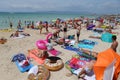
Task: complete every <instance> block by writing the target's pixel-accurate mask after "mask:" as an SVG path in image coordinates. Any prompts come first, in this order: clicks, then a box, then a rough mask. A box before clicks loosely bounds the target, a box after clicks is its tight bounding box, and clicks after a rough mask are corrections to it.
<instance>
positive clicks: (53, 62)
mask: <svg viewBox="0 0 120 80" xmlns="http://www.w3.org/2000/svg"><path fill="white" fill-rule="evenodd" d="M44 66H45V67H46V68H47V69H49V70H50V71H57V70H60V69H61V68H62V67H63V66H64V64H63V61H62V59H61V58H59V57H54V56H51V57H48V58H47V59H46V60H45V63H44Z"/></svg>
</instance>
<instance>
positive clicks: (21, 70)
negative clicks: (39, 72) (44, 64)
mask: <svg viewBox="0 0 120 80" xmlns="http://www.w3.org/2000/svg"><path fill="white" fill-rule="evenodd" d="M15 64H16V66H17V68H18V69H19V70H20V72H22V73H23V72H26V71H28V70H29V69H30V68H31V67H33V64H32V63H30V62H29V65H28V66H25V67H22V66H20V65H19V62H18V61H15Z"/></svg>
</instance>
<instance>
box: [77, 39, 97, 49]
mask: <svg viewBox="0 0 120 80" xmlns="http://www.w3.org/2000/svg"><path fill="white" fill-rule="evenodd" d="M96 44H97V42H96V41H91V40H87V39H83V40H81V41H80V42H79V43H78V47H79V48H88V49H93V47H94V46H95V45H96Z"/></svg>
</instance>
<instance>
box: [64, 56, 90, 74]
mask: <svg viewBox="0 0 120 80" xmlns="http://www.w3.org/2000/svg"><path fill="white" fill-rule="evenodd" d="M89 61H90V60H88V59H85V58H82V57H80V58H76V57H72V58H71V59H70V60H68V61H67V62H66V63H65V67H66V68H67V69H68V70H69V71H71V72H72V73H73V74H74V73H75V72H74V71H76V70H77V69H79V68H82V67H83V66H84V65H86V62H89Z"/></svg>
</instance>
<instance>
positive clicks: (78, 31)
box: [76, 23, 81, 42]
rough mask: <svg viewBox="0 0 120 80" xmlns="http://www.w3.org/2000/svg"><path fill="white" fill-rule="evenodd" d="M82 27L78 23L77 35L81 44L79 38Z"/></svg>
mask: <svg viewBox="0 0 120 80" xmlns="http://www.w3.org/2000/svg"><path fill="white" fill-rule="evenodd" d="M80 31H81V26H80V24H78V23H77V29H76V35H77V42H79V36H80Z"/></svg>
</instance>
